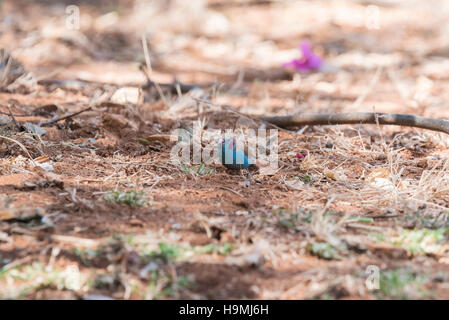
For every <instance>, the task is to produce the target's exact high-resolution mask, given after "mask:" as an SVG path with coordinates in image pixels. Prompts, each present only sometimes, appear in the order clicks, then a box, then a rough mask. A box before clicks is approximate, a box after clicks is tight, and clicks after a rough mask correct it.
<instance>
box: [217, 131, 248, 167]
mask: <svg viewBox="0 0 449 320" xmlns="http://www.w3.org/2000/svg"><path fill="white" fill-rule="evenodd" d="M218 157H219V159H220V162H221V163H222V164H223V165H224V166H226V167H228V168H231V169H246V168H248V167H249V166H251V165H253V164H255V161H254V159H251V158H248V157H247V156H246V154H245V152H244V150H237V143H236V142H235V140H234V139H233V138H229V137H228V138H226V139H223V140H222V141H221V144H220V145H219V147H218Z"/></svg>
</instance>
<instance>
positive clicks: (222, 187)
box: [218, 186, 244, 198]
mask: <svg viewBox="0 0 449 320" xmlns="http://www.w3.org/2000/svg"><path fill="white" fill-rule="evenodd" d="M218 187H219V188H220V189H223V190H227V191H230V192H232V193H234V194H236V195H238V196H240V197H242V198H244V196H243V195H241V194H240V193H239V192H237V191H235V190H233V189H231V188H228V187H224V186H218Z"/></svg>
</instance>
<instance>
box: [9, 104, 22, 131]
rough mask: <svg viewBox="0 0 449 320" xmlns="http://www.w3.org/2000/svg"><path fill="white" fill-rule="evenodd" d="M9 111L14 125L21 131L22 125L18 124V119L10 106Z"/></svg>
mask: <svg viewBox="0 0 449 320" xmlns="http://www.w3.org/2000/svg"><path fill="white" fill-rule="evenodd" d="M8 111H9V116H10V117H11V119H12V122H14V125H15V126H16V128H17V130H19V131H20V125H19V124H18V123H17V121H16V118H15V117H14V115H13V113H12V111H11V108H10V107H9V106H8Z"/></svg>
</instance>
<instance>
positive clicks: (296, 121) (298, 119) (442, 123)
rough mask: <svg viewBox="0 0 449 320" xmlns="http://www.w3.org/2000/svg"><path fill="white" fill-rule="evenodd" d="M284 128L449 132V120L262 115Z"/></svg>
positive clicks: (360, 115) (383, 115)
mask: <svg viewBox="0 0 449 320" xmlns="http://www.w3.org/2000/svg"><path fill="white" fill-rule="evenodd" d="M259 119H261V120H264V121H267V122H269V123H272V124H274V125H276V126H279V127H282V128H289V127H296V126H304V125H339V124H357V123H360V124H377V123H379V124H387V125H397V126H407V127H415V128H422V129H428V130H432V131H440V132H444V133H447V134H449V121H448V120H440V119H432V118H424V117H420V116H414V115H408V114H394V113H372V112H353V113H297V114H294V115H290V116H275V117H260V118H259Z"/></svg>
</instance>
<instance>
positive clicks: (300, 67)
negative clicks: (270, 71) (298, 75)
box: [283, 41, 323, 72]
mask: <svg viewBox="0 0 449 320" xmlns="http://www.w3.org/2000/svg"><path fill="white" fill-rule="evenodd" d="M299 48H300V49H301V52H302V57H301V58H300V59H293V60H291V61H289V62H286V63H284V64H283V66H284V67H292V68H294V69H296V70H297V71H299V72H308V71H311V70H317V69H319V68H320V67H321V65H322V64H323V59H322V58H321V57H319V56H317V55H316V54H315V53H313V51H312V46H311V45H310V43H309V42H306V41H305V42H302V43H301V44H300V46H299Z"/></svg>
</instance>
